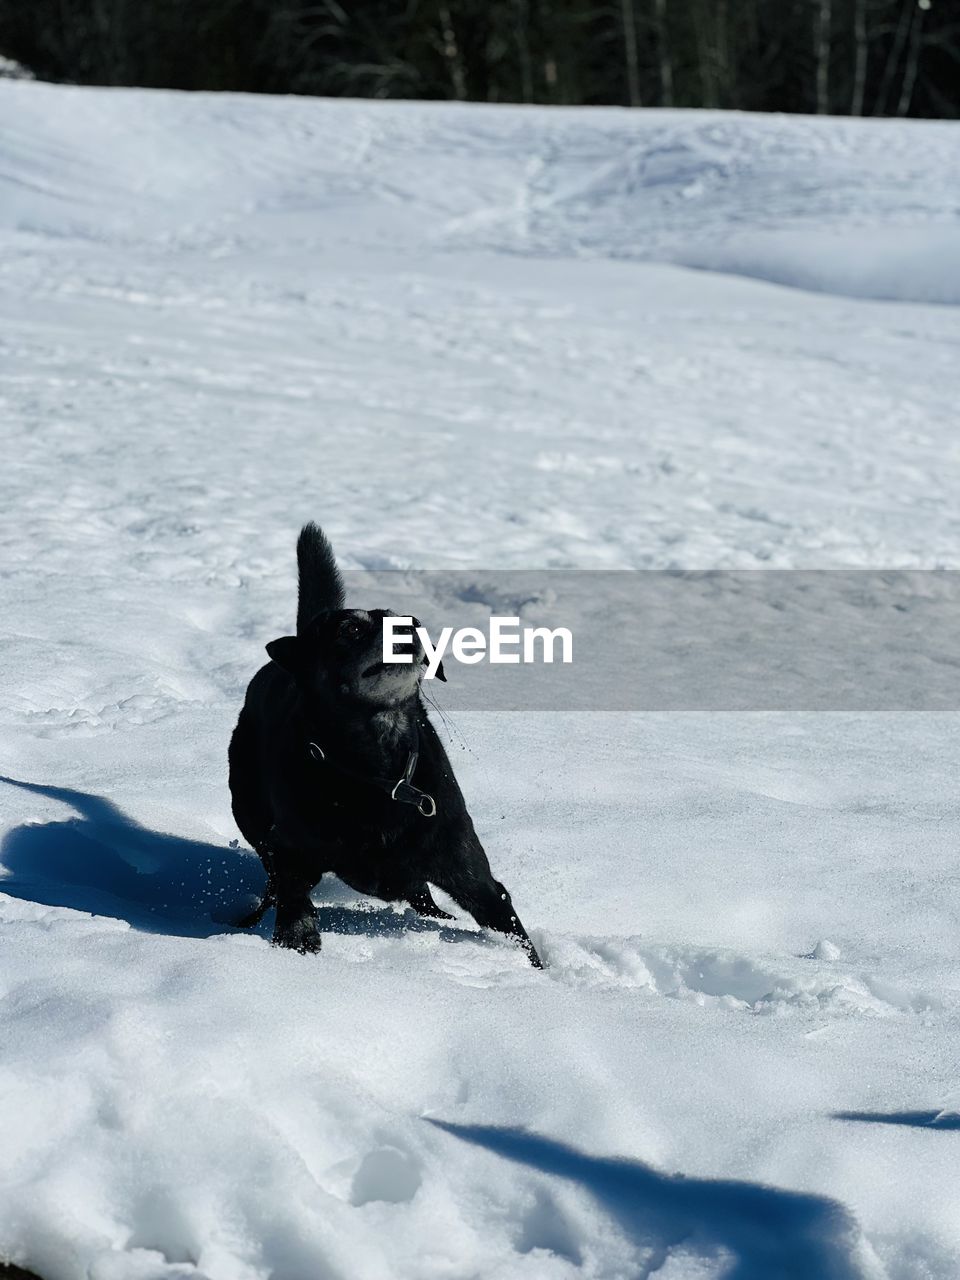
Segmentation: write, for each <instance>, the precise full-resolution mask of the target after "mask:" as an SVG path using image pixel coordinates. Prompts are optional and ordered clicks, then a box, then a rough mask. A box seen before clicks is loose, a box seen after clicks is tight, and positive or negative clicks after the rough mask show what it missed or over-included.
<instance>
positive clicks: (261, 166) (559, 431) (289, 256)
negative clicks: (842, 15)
mask: <svg viewBox="0 0 960 1280" xmlns="http://www.w3.org/2000/svg"><path fill="white" fill-rule="evenodd" d="M958 216H960V129H958V128H957V126H955V125H939V124H925V123H916V122H897V123H894V122H872V121H868V122H841V121H835V120H817V121H814V120H808V119H802V118H794V119H782V118H773V117H768V118H761V117H750V116H742V115H723V114H711V113H684V112H669V113H664V112H632V113H630V112H618V111H607V110H595V111H589V112H587V111H559V110H558V111H547V110H531V109H521V108H501V109H488V108H482V107H460V106H452V105H446V104H443V105H440V104H438V105H419V104H378V103H362V104H361V103H352V102H336V103H334V102H325V101H318V100H308V99H290V100H279V99H257V98H244V97H232V96H219V97H217V96H204V95H197V96H186V95H176V94H160V93H153V94H148V93H141V92H127V91H123V92H118V91H96V90H90V89H73V88H54V87H50V86H44V85H40V84H31V83H15V82H10V83H0V415H2V416H0V423H2V444H3V465H2V468H0V574H2V584H3V594H2V605H3V611H2V618H0V644H2V667H3V681H2V689H0V773H2V774H4V775H6V777H7V781H6V782H4V783H0V826H2V837H0V864H2V866H0V876H2V877H3V878H2V879H0V888H2V890H3V892H2V893H0V956H2V959H0V1259H2V1258H8V1259H13V1260H16V1261H19V1262H21V1263H23V1264H24V1265H28V1266H30V1267H31V1268H32V1269H33V1270H35V1271H36V1272H38V1273H39V1274H40V1275H41V1276H42V1277H43V1280H81V1278H84V1280H128V1278H129V1280H187V1278H188V1277H189V1278H191V1280H200V1278H201V1277H206V1278H207V1280H266V1278H267V1277H272V1278H273V1280H326V1278H328V1277H329V1278H331V1280H333V1278H336V1280H381V1278H382V1280H432V1278H437V1280H440V1278H443V1280H447V1278H449V1280H474V1278H476V1280H508V1278H509V1280H513V1278H515V1277H516V1278H517V1280H568V1278H572V1277H574V1276H585V1277H596V1278H597V1280H601V1278H602V1280H615V1278H616V1280H620V1278H623V1280H636V1278H639V1277H648V1276H651V1275H655V1276H656V1277H657V1280H713V1278H714V1277H716V1278H717V1280H719V1278H720V1277H727V1278H730V1280H732V1278H734V1277H735V1278H736V1280H787V1278H788V1277H790V1278H792V1280H873V1278H874V1277H887V1278H888V1280H934V1278H936V1280H955V1278H956V1276H957V1275H958V1274H960V1214H958V1211H957V1205H958V1201H960V1174H958V1168H960V1159H958V1153H960V1068H958V1062H957V1051H956V1046H957V1044H958V1043H960V858H958V848H960V804H958V801H957V794H958V779H960V737H958V734H957V727H956V717H955V716H954V715H952V714H948V713H943V714H939V715H934V714H909V713H903V712H899V713H896V714H894V713H883V712H878V713H874V714H856V715H854V714H839V713H838V714H810V713H800V712H796V713H791V712H789V711H785V712H781V713H777V714H765V715H761V714H747V713H738V714H720V713H713V714H708V713H706V712H702V713H697V712H686V713H683V714H679V713H676V714H671V713H668V712H662V713H657V714H646V715H644V714H639V713H628V712H622V713H617V712H605V713H602V714H601V713H596V714H592V715H587V716H583V715H577V716H572V715H564V714H562V713H560V712H554V713H547V712H537V713H535V714H528V715H524V714H521V713H504V712H493V711H487V712H484V711H479V710H470V711H464V712H462V713H457V714H456V715H455V716H454V721H455V729H454V730H452V731H451V739H450V740H451V752H452V758H453V760H454V764H455V766H456V768H457V770H458V773H459V775H460V778H461V781H462V784H463V786H464V790H465V791H466V793H467V796H468V800H469V801H470V804H471V807H472V810H473V813H474V817H475V819H476V822H477V827H478V830H479V832H480V834H481V838H482V839H484V841H485V843H486V845H487V848H488V851H489V853H490V856H491V860H492V862H493V865H494V868H495V870H496V871H497V873H498V874H499V875H500V876H501V878H502V879H504V881H505V882H506V883H507V884H508V885H509V886H510V888H511V890H512V891H513V896H514V899H515V901H516V903H517V905H518V907H519V909H520V913H521V916H522V917H523V919H524V921H525V923H526V924H527V925H528V927H529V928H530V929H531V932H532V934H533V936H534V937H535V940H536V941H537V944H538V946H540V948H541V950H542V953H543V954H544V956H545V959H546V960H547V963H548V968H547V970H546V972H545V973H544V974H538V973H536V972H534V971H532V970H530V969H529V968H528V967H527V965H526V964H525V962H524V960H523V958H522V956H520V955H519V954H517V953H516V952H514V951H512V950H511V949H510V948H509V947H508V946H506V945H504V944H503V943H501V942H497V941H496V940H493V939H490V938H485V937H483V936H481V935H479V934H477V932H476V931H475V930H474V929H473V927H472V925H471V923H470V922H469V921H463V920H458V921H457V922H455V924H454V925H452V926H451V927H447V928H443V929H439V928H437V927H436V926H435V925H434V924H430V923H427V922H424V921H418V920H417V919H415V918H414V917H413V916H412V915H410V914H407V915H402V914H400V913H397V912H394V911H393V910H391V909H389V908H386V907H384V906H383V904H374V903H361V902H357V901H356V900H355V895H353V894H351V893H350V892H348V891H346V890H345V889H344V888H343V887H342V886H338V885H337V884H335V883H329V884H327V883H324V885H323V886H322V887H321V891H320V893H319V895H318V900H320V901H321V902H322V921H323V925H324V929H325V941H324V950H323V954H322V955H321V956H320V957H312V958H304V957H301V956H298V955H292V954H288V953H281V952H278V951H274V950H273V949H272V948H270V946H269V945H268V942H267V939H268V937H269V930H268V927H267V926H266V925H265V926H264V928H263V929H262V930H261V931H260V932H259V933H256V934H238V933H236V932H235V931H232V930H231V929H230V928H229V927H228V926H227V924H226V923H225V921H226V920H227V919H228V918H229V917H230V915H231V913H233V912H235V911H236V909H237V907H238V904H240V905H242V904H243V903H244V902H245V900H247V899H248V898H249V895H250V893H251V892H252V891H253V890H254V889H255V888H256V887H257V886H258V885H259V883H260V878H261V877H260V871H259V864H258V862H257V861H256V860H255V859H254V858H253V857H252V855H249V854H248V853H247V852H246V851H245V850H244V849H242V848H240V849H234V848H231V847H230V841H232V840H234V839H235V838H236V835H237V833H236V830H235V828H234V826H233V823H232V818H231V814H230V808H229V797H228V793H227V789H226V776H225V774H226V759H225V756H226V743H227V740H228V736H229V733H230V730H231V728H232V724H233V722H234V719H235V716H236V712H237V709H238V706H239V703H240V701H241V699H242V694H243V689H244V687H245V684H246V682H247V680H248V679H249V677H250V676H251V675H252V673H253V672H254V670H255V669H256V668H257V666H258V665H259V664H260V662H261V661H262V660H263V645H264V643H265V642H266V641H268V640H270V639H272V638H273V637H274V636H276V635H279V634H282V633H283V632H284V631H287V630H289V628H290V627H291V625H292V621H293V614H294V608H295V585H294V558H293V546H294V540H295V537H296V532H297V529H298V527H299V525H300V523H301V522H302V521H303V520H305V519H308V518H316V519H318V520H320V521H321V522H322V523H323V524H324V526H325V527H326V528H327V530H328V532H329V533H330V535H331V537H332V540H333V543H334V546H335V547H336V549H337V551H338V553H339V555H340V556H341V558H342V563H343V565H344V567H345V568H357V569H359V568H367V569H378V570H379V569H385V568H459V569H466V570H471V569H476V570H477V572H478V574H481V573H486V572H487V571H491V570H496V569H505V568H525V569H530V568H546V567H557V568H575V567H578V568H603V569H626V568H677V567H681V568H738V569H748V568H754V569H757V568H805V569H812V568H839V567H875V568H876V567H880V568H894V567H902V568H934V567H946V568H950V567H953V568H956V567H960V504H958V499H957V494H958V493H960V442H958V439H957V430H956V428H957V405H958V401H960V375H958V355H960V325H958V320H957V310H956V306H957V304H960V221H958ZM795 286H800V287H795ZM802 289H806V290H809V291H802ZM944 304H947V305H944ZM357 603H361V604H362V603H373V604H378V603H382V602H380V601H373V602H364V601H358V602H357ZM387 603H390V604H396V603H399V602H393V601H391V602H387ZM448 674H449V675H450V677H451V683H452V684H453V683H454V682H456V683H457V684H460V683H465V682H467V681H469V679H470V672H469V669H467V668H458V669H456V670H455V671H450V672H449V673H448ZM451 693H452V691H451ZM443 699H444V693H443V690H440V692H439V694H438V700H439V701H440V703H441V705H443ZM844 1114H845V1115H846V1116H847V1117H853V1118H842V1117H843V1115H844Z"/></svg>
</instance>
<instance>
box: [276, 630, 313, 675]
mask: <svg viewBox="0 0 960 1280" xmlns="http://www.w3.org/2000/svg"><path fill="white" fill-rule="evenodd" d="M303 650H304V645H303V641H302V640H300V638H299V637H298V636H281V637H280V639H279V640H271V641H270V643H269V644H268V645H267V653H268V654H269V655H270V657H271V658H272V659H273V660H274V662H275V663H276V664H277V666H278V667H283V669H284V671H289V672H290V674H291V675H292V676H298V675H300V673H301V672H302V671H303V657H304V654H303Z"/></svg>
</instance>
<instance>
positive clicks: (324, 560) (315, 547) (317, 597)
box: [297, 521, 344, 635]
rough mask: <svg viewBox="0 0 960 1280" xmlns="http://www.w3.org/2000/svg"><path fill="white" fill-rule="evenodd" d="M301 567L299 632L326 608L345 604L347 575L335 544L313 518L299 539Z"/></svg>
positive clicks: (298, 547) (298, 601)
mask: <svg viewBox="0 0 960 1280" xmlns="http://www.w3.org/2000/svg"><path fill="white" fill-rule="evenodd" d="M297 568H298V570H299V571H300V584H299V589H298V593H297V634H298V635H301V634H302V633H303V632H304V631H305V630H306V628H307V627H308V626H309V624H310V622H311V621H312V620H313V619H314V618H315V617H316V616H317V614H318V613H321V612H322V611H323V610H324V609H342V608H343V597H344V591H343V579H342V578H341V577H340V570H339V569H338V568H337V562H336V560H335V559H334V557H333V547H331V545H330V543H329V542H328V541H327V538H326V535H325V534H324V532H323V530H322V529H321V528H320V526H319V525H316V524H314V523H313V521H311V522H310V523H309V524H305V525H304V526H303V528H302V529H301V530H300V537H299V538H298V539H297Z"/></svg>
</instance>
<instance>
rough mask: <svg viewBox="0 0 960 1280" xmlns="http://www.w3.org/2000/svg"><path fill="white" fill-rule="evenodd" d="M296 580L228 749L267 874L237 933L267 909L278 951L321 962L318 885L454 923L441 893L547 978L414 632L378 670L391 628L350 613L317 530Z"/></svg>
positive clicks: (240, 818)
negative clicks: (493, 854)
mask: <svg viewBox="0 0 960 1280" xmlns="http://www.w3.org/2000/svg"><path fill="white" fill-rule="evenodd" d="M297 565H298V568H299V572H300V590H299V599H298V603H297V634H296V636H284V637H283V638H282V639H280V640H273V641H271V643H270V644H268V645H267V653H269V655H270V657H271V658H272V659H273V661H272V662H270V663H268V664H267V666H265V667H262V668H261V669H260V670H259V671H258V672H257V674H256V675H255V676H254V677H253V679H252V680H251V682H250V687H249V688H248V690H247V697H246V702H245V703H244V706H243V710H242V711H241V712H240V719H239V720H238V721H237V727H236V729H235V730H234V734H233V738H232V739H231V742H230V791H231V794H232V796H233V813H234V817H235V818H236V821H237V826H238V827H239V828H240V830H241V831H242V832H243V835H244V837H245V838H246V839H247V840H248V841H249V842H250V844H251V845H252V846H253V848H254V849H256V851H257V853H258V854H259V855H260V858H261V860H262V862H263V865H264V867H265V868H266V871H267V887H266V890H265V893H264V897H263V901H262V902H261V903H260V905H259V907H258V908H257V909H256V911H254V912H253V913H252V914H251V915H249V916H247V917H246V918H245V919H244V920H242V921H240V925H239V927H242V928H249V927H250V926H252V925H254V924H256V923H258V922H259V920H260V919H261V918H262V917H263V915H264V912H265V911H266V910H267V909H268V907H270V906H271V905H274V906H276V909H277V918H276V926H275V929H274V934H273V941H274V943H275V944H277V945H279V946H283V947H293V948H294V949H295V950H297V951H302V952H307V951H318V950H319V949H320V931H319V929H318V927H317V913H316V909H315V907H314V906H313V904H312V902H311V901H310V891H311V889H312V888H313V887H314V885H315V884H316V883H317V882H318V881H319V880H320V878H321V877H322V876H323V874H324V872H326V871H332V872H334V873H335V874H336V875H338V876H339V877H340V879H341V880H344V881H345V882H346V883H347V884H348V885H350V886H351V887H352V888H354V889H356V890H357V891H358V892H360V893H365V894H371V895H373V896H374V897H377V898H384V899H386V900H387V901H393V902H409V903H410V905H411V906H412V907H413V908H414V909H415V910H416V911H418V912H420V914H421V915H425V916H435V917H438V918H440V919H449V916H448V915H447V914H446V912H444V911H441V910H440V908H439V907H438V906H437V904H436V903H435V902H434V900H433V897H432V896H431V893H430V889H429V885H430V884H434V885H436V886H437V887H438V888H440V889H443V891H444V892H445V893H448V894H449V895H450V897H451V898H453V899H454V901H455V902H457V903H458V904H459V905H460V906H461V907H463V908H464V910H466V911H469V912H470V914H471V915H472V916H473V918H474V919H475V920H476V921H477V923H478V924H479V925H481V926H483V927H486V928H490V929H497V930H499V932H501V933H506V934H510V935H511V936H512V937H514V938H516V939H518V941H519V942H520V943H521V944H522V945H523V947H524V949H525V950H526V953H527V955H528V956H529V957H530V961H531V963H532V964H534V965H535V966H536V967H537V968H542V965H541V962H540V957H539V956H538V955H537V952H536V949H535V948H534V946H533V943H532V942H531V941H530V939H529V937H528V936H527V931H526V930H525V929H524V927H523V925H522V924H521V923H520V921H519V919H518V918H517V915H516V912H515V911H514V909H513V907H512V905H511V902H510V895H509V894H508V893H507V891H506V889H505V888H504V887H503V885H502V884H500V883H499V882H498V881H497V880H494V878H493V875H492V874H491V872H490V864H489V863H488V861H487V856H486V854H485V853H484V851H483V846H482V845H481V843H480V841H479V840H478V839H477V834H476V832H475V831H474V829H473V823H472V822H471V820H470V815H469V814H468V813H467V809H466V805H465V803H464V799H463V795H462V794H461V792H460V788H459V787H458V786H457V782H456V779H455V778H454V776H453V769H452V768H451V765H450V761H449V760H448V759H447V755H446V752H445V751H444V749H443V746H442V745H441V743H440V739H439V738H438V737H437V734H436V731H435V730H434V728H433V726H432V725H431V723H430V721H429V720H428V719H427V715H426V711H425V709H424V706H423V702H422V700H421V696H420V681H421V678H422V675H423V665H424V663H425V661H426V658H425V655H424V653H423V649H422V646H421V645H420V642H419V640H418V639H417V637H416V634H415V632H414V630H413V628H412V627H411V628H410V630H409V640H408V642H407V644H408V646H409V647H408V648H407V650H406V651H407V652H408V653H409V654H410V656H411V657H412V659H413V661H412V662H411V663H408V664H407V663H388V664H384V663H383V661H382V656H383V637H382V629H383V619H384V618H385V617H387V616H391V615H388V614H387V613H386V612H385V611H384V610H382V609H377V610H373V611H371V612H367V611H365V610H362V609H345V608H344V607H343V603H344V589H343V581H342V579H341V577H340V574H339V572H338V570H337V567H336V563H335V561H334V558H333V552H332V550H331V548H330V544H329V542H328V541H327V539H326V538H325V537H324V535H323V533H322V532H321V531H320V529H318V528H317V526H316V525H315V524H308V525H305V526H304V528H303V530H302V531H301V533H300V538H299V541H298V542H297ZM414 623H415V624H416V620H414ZM399 634H400V635H401V636H403V631H402V630H401V631H400V632H399ZM437 675H438V677H440V678H445V677H443V676H442V670H438V671H437Z"/></svg>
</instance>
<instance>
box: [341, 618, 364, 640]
mask: <svg viewBox="0 0 960 1280" xmlns="http://www.w3.org/2000/svg"><path fill="white" fill-rule="evenodd" d="M361 630H362V628H361V626H360V623H359V622H355V621H353V620H352V619H348V620H347V621H346V622H344V623H341V625H340V638H341V639H342V640H356V639H358V638H359V636H360V632H361Z"/></svg>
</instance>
